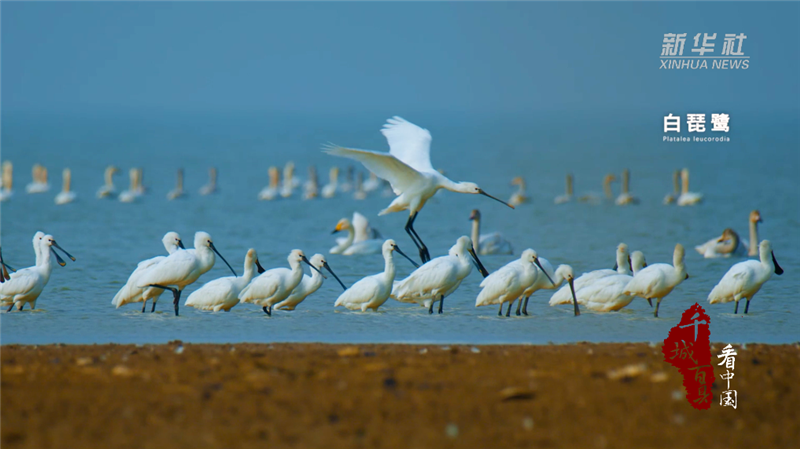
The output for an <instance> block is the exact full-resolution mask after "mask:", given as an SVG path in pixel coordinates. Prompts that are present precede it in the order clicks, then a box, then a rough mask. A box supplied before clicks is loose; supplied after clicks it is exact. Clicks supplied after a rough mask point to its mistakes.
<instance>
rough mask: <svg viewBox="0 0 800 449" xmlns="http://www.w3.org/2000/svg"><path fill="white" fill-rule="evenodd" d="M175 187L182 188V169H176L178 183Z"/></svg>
mask: <svg viewBox="0 0 800 449" xmlns="http://www.w3.org/2000/svg"><path fill="white" fill-rule="evenodd" d="M175 187H176V188H177V190H183V170H178V183H177V185H176V186H175Z"/></svg>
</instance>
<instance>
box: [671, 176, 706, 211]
mask: <svg viewBox="0 0 800 449" xmlns="http://www.w3.org/2000/svg"><path fill="white" fill-rule="evenodd" d="M681 183H682V186H681V194H680V196H678V200H677V202H678V206H694V205H695V204H697V203H699V202H701V201H703V194H702V193H696V192H690V191H689V169H688V168H684V169H683V170H681Z"/></svg>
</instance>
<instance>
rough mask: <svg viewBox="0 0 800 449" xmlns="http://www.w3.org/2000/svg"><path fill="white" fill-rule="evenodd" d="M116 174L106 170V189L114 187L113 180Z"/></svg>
mask: <svg viewBox="0 0 800 449" xmlns="http://www.w3.org/2000/svg"><path fill="white" fill-rule="evenodd" d="M113 174H114V172H113V171H111V170H106V187H114V179H113V178H112V177H113V176H114V175H113Z"/></svg>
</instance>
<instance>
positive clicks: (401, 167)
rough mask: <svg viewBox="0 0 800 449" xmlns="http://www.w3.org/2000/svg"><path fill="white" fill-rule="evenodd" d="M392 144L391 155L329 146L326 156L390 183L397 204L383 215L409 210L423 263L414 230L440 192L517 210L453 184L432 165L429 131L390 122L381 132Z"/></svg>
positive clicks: (424, 253)
mask: <svg viewBox="0 0 800 449" xmlns="http://www.w3.org/2000/svg"><path fill="white" fill-rule="evenodd" d="M381 132H382V133H383V135H384V136H385V137H386V140H387V141H388V142H389V153H379V152H376V151H369V150H357V149H352V148H344V147H340V146H337V145H328V146H326V147H325V152H326V153H328V154H332V155H334V156H342V157H347V158H350V159H355V160H357V161H359V162H361V163H362V164H364V167H366V168H367V169H368V170H369V171H371V172H373V173H375V174H376V175H377V176H379V177H381V178H383V179H385V180H387V181H389V182H390V183H391V185H392V189H393V190H394V193H395V195H397V198H395V200H394V201H392V202H391V204H389V207H387V208H386V209H384V210H382V211H381V212H380V213H379V215H384V214H388V213H391V212H400V211H404V210H408V212H409V217H408V221H407V222H406V226H405V231H406V233H408V235H409V237H411V240H412V241H413V242H414V245H416V246H417V248H418V249H419V255H420V258H421V259H422V262H423V263H425V262H427V261H429V260H430V258H431V256H430V253H429V252H428V248H427V247H426V246H425V244H424V243H423V242H422V239H420V237H419V235H418V234H417V232H416V231H415V230H414V220H416V218H417V214H418V213H419V211H420V210H422V208H423V207H424V206H425V202H427V201H428V200H429V199H430V198H431V197H432V196H433V195H434V194H435V193H436V192H437V191H438V190H439V189H446V190H450V191H451V192H458V193H471V194H481V195H485V196H488V197H489V198H492V199H493V200H496V201H499V202H501V203H503V204H505V205H506V206H508V207H510V208H512V209H513V208H514V206H512V205H510V204H508V203H506V202H504V201H502V200H500V199H497V198H495V197H493V196H491V195H489V194H488V193H486V192H484V191H483V190H482V189H481V188H480V187H478V185H477V184H475V183H472V182H453V181H451V180H450V179H448V178H447V177H445V176H444V175H442V174H441V173H439V172H438V171H436V170H435V169H434V168H433V165H431V157H430V151H431V134H430V133H429V132H428V130H426V129H422V128H420V127H419V126H417V125H415V124H413V123H411V122H408V121H406V120H403V119H402V118H400V117H393V118H390V119H389V120H388V121H387V123H386V124H385V125H384V126H383V129H382V130H381Z"/></svg>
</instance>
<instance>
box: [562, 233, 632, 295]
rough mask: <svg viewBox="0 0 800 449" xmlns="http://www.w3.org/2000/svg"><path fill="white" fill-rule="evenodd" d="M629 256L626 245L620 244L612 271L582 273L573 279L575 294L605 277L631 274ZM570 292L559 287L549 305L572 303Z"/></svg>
mask: <svg viewBox="0 0 800 449" xmlns="http://www.w3.org/2000/svg"><path fill="white" fill-rule="evenodd" d="M630 259H631V258H630V255H629V254H628V245H626V244H624V243H620V244H619V245H617V253H616V264H615V265H614V268H613V269H608V268H605V269H601V270H594V271H590V272H588V273H583V274H582V275H580V277H578V279H575V282H574V284H573V288H574V289H575V291H576V292H578V291H580V290H581V289H582V288H583V287H585V286H587V285H589V284H591V283H592V282H594V281H596V280H598V279H600V278H603V277H606V276H613V275H615V274H627V275H630V274H631V265H630ZM572 296H573V295H572V292H571V290H570V289H568V288H567V286H564V287H561V289H560V290H558V291H557V292H555V293H554V294H553V296H551V297H550V305H551V306H554V305H557V304H569V303H571V302H572Z"/></svg>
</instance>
